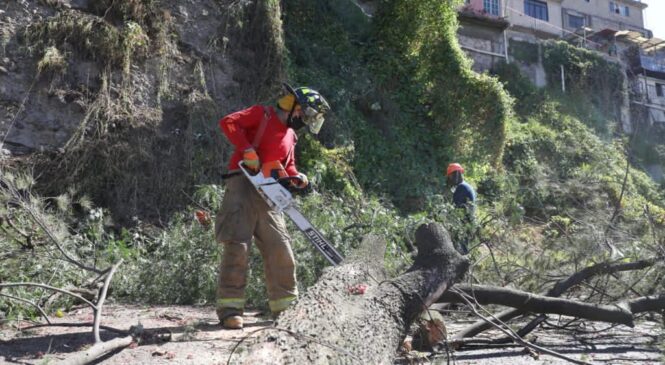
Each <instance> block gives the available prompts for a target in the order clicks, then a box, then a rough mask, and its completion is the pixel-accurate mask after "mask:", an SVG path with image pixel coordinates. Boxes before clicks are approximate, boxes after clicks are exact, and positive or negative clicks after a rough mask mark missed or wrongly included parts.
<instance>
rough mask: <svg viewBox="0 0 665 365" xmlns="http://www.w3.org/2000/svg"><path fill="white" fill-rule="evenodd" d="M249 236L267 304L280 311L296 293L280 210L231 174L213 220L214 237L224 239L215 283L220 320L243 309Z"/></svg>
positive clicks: (293, 266) (293, 271)
mask: <svg viewBox="0 0 665 365" xmlns="http://www.w3.org/2000/svg"><path fill="white" fill-rule="evenodd" d="M252 236H254V237H255V238H256V246H257V248H258V249H259V251H260V252H261V256H262V257H263V267H264V270H265V276H266V287H267V289H268V296H269V299H270V301H269V304H270V309H271V310H272V311H273V312H280V311H282V310H284V309H285V308H286V307H287V306H288V305H289V304H290V303H291V302H292V301H294V300H295V299H296V296H297V295H298V289H297V287H296V275H295V260H294V258H293V252H292V251H291V245H290V243H289V242H290V240H291V238H290V237H289V234H288V232H287V230H286V223H285V222H284V216H283V215H282V213H278V212H275V211H274V210H272V209H270V208H269V207H268V204H267V203H266V202H265V201H263V198H261V196H260V195H259V193H258V192H257V191H256V190H255V189H254V187H253V186H252V184H251V183H250V182H249V181H248V180H247V179H246V178H245V177H244V176H241V175H237V176H234V177H230V178H228V179H227V180H226V191H225V193H224V200H223V201H222V208H221V210H220V212H219V214H217V219H216V222H215V237H216V239H217V242H220V243H221V244H222V245H223V251H222V262H221V265H220V268H219V280H218V286H217V314H218V316H219V317H220V320H222V319H223V318H224V317H226V316H228V315H235V314H242V310H243V308H244V305H245V286H246V284H247V268H248V267H247V259H248V255H249V252H250V247H251V243H252Z"/></svg>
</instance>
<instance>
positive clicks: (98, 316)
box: [92, 259, 123, 344]
mask: <svg viewBox="0 0 665 365" xmlns="http://www.w3.org/2000/svg"><path fill="white" fill-rule="evenodd" d="M122 261H123V260H122V259H120V261H118V262H117V263H116V264H115V265H113V266H112V267H111V270H109V273H108V275H106V279H105V280H104V286H103V287H102V289H101V292H100V294H99V299H97V306H96V307H95V323H94V326H93V328H92V333H93V334H94V336H95V343H96V344H98V343H100V342H102V340H101V338H100V337H99V323H100V322H101V320H102V306H103V305H104V301H105V300H106V292H107V291H108V289H109V285H110V284H111V279H112V278H113V274H115V271H116V269H118V266H120V265H121V264H122Z"/></svg>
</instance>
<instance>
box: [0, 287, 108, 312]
mask: <svg viewBox="0 0 665 365" xmlns="http://www.w3.org/2000/svg"><path fill="white" fill-rule="evenodd" d="M17 286H36V287H39V288H44V289H49V290H53V291H57V292H60V293H63V294H67V295H69V296H72V297H74V298H77V299H79V300H80V301H82V302H84V303H85V304H87V305H89V306H90V307H91V308H93V309H96V308H97V307H96V306H95V305H94V304H93V303H92V302H91V301H89V300H87V299H85V298H83V297H82V296H80V295H78V294H74V293H72V292H70V291H69V290H65V289H62V288H57V287H55V286H51V285H46V284H42V283H30V282H21V283H0V288H11V287H17Z"/></svg>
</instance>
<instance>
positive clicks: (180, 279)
mask: <svg viewBox="0 0 665 365" xmlns="http://www.w3.org/2000/svg"><path fill="white" fill-rule="evenodd" d="M209 228H210V227H204V226H202V225H201V224H200V223H199V222H198V221H197V220H196V219H194V212H193V211H192V210H190V209H187V210H185V211H183V212H182V213H181V214H178V215H176V216H175V217H174V218H173V220H172V222H171V223H170V224H169V225H168V227H167V228H166V229H164V230H163V231H161V232H157V233H156V234H157V235H156V236H151V235H150V234H149V233H146V234H142V232H140V231H135V233H134V236H133V237H134V242H136V243H138V244H135V246H134V248H132V249H128V247H126V246H124V244H123V243H122V242H121V243H119V244H115V245H113V246H111V247H109V251H110V252H113V253H115V254H118V255H124V256H125V258H126V259H129V260H128V261H127V264H126V265H125V267H123V270H122V271H121V272H119V273H118V274H117V275H116V277H115V278H114V288H116V289H115V290H116V293H117V294H116V295H118V296H122V297H125V298H126V299H130V300H132V301H140V302H148V303H175V304H203V303H213V302H214V299H215V290H216V287H217V286H216V283H217V281H216V278H217V269H218V267H219V261H220V250H219V245H218V244H217V243H216V242H215V237H214V234H213V233H214V232H213V230H211V229H209Z"/></svg>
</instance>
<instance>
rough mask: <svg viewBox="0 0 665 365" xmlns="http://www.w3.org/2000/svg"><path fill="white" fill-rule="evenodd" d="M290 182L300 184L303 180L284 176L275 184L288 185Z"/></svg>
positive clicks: (297, 177) (298, 177)
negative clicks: (293, 181)
mask: <svg viewBox="0 0 665 365" xmlns="http://www.w3.org/2000/svg"><path fill="white" fill-rule="evenodd" d="M291 180H295V182H296V183H302V182H303V179H302V178H301V177H300V176H284V177H280V178H279V179H277V182H278V183H280V184H282V183H288V182H291Z"/></svg>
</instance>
